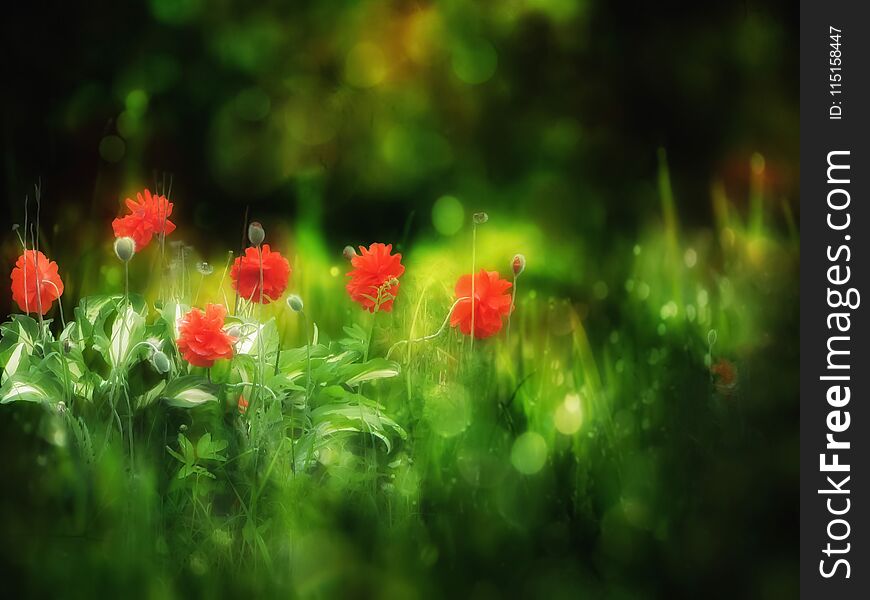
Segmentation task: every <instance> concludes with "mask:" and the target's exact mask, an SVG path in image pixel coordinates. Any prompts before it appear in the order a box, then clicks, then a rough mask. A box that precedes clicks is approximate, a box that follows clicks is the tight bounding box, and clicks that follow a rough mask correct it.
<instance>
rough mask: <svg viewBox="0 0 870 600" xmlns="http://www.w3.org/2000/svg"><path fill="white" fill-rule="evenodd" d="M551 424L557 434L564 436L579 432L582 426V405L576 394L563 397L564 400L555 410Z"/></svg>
mask: <svg viewBox="0 0 870 600" xmlns="http://www.w3.org/2000/svg"><path fill="white" fill-rule="evenodd" d="M553 422H554V424H555V425H556V429H557V430H558V431H559V433H562V434H564V435H574V434H575V433H577V432H578V431H580V427H581V426H582V425H583V405H582V404H581V401H580V396H579V395H578V394H575V393H570V394H568V395H567V396H565V400H564V401H563V402H562V403H561V404H560V405H559V406H558V407H557V408H556V414H555V415H554V416H553Z"/></svg>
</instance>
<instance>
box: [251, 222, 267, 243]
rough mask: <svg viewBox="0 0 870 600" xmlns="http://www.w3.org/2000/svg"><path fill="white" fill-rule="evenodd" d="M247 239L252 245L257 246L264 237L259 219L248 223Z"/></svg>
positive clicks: (263, 230)
mask: <svg viewBox="0 0 870 600" xmlns="http://www.w3.org/2000/svg"><path fill="white" fill-rule="evenodd" d="M248 239H249V240H251V244H252V245H254V246H259V245H260V244H262V243H263V240H265V239H266V230H265V229H263V226H262V225H260V222H259V221H253V222H251V224H250V225H248Z"/></svg>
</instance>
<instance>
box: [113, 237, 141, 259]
mask: <svg viewBox="0 0 870 600" xmlns="http://www.w3.org/2000/svg"><path fill="white" fill-rule="evenodd" d="M134 254H136V242H135V241H134V240H133V238H131V237H127V236H124V237H119V238H116V239H115V256H117V257H118V260H120V261H121V262H129V260H130V259H131V258H133V255H134Z"/></svg>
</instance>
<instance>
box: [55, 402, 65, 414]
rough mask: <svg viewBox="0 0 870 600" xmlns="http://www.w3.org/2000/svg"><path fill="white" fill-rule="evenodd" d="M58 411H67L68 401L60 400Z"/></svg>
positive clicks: (61, 412)
mask: <svg viewBox="0 0 870 600" xmlns="http://www.w3.org/2000/svg"><path fill="white" fill-rule="evenodd" d="M57 412H59V413H60V414H63V413H65V412H66V402H64V401H63V400H61V401H60V402H58V403H57Z"/></svg>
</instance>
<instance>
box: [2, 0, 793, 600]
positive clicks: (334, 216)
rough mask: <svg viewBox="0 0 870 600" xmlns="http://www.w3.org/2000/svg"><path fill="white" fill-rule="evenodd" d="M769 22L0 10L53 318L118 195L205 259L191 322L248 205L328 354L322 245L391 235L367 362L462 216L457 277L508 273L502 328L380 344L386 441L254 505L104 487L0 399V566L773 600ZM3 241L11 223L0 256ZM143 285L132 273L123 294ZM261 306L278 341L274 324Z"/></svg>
mask: <svg viewBox="0 0 870 600" xmlns="http://www.w3.org/2000/svg"><path fill="white" fill-rule="evenodd" d="M796 26H797V14H796V11H795V10H794V9H793V8H792V7H791V6H789V5H787V3H785V2H768V3H754V2H748V3H742V4H736V5H733V6H732V5H707V4H705V3H694V4H688V3H680V2H670V1H668V2H663V3H657V4H655V5H647V4H645V3H637V4H636V6H630V7H627V8H626V7H623V6H621V5H620V6H617V5H616V4H613V3H607V2H591V1H582V0H579V1H572V0H512V1H508V2H478V3H469V2H458V1H454V0H448V1H443V2H423V3H403V2H373V1H368V2H358V3H346V2H337V1H332V0H330V1H325V2H319V3H316V4H312V5H310V6H301V5H295V4H293V3H285V2H278V1H266V2H258V3H256V5H251V4H248V3H239V2H232V1H219V2H206V1H205V0H183V1H168V0H150V1H149V2H144V3H126V4H123V5H117V4H116V3H109V2H102V1H100V2H93V3H88V5H87V6H72V5H71V4H66V3H64V4H61V3H55V4H49V5H34V6H28V7H21V14H20V15H19V16H17V17H16V18H15V19H12V18H10V19H6V20H5V21H4V23H3V25H2V28H3V29H2V30H3V33H4V35H3V36H2V38H3V40H4V42H3V43H4V44H5V50H6V51H5V52H4V53H3V60H4V61H5V67H6V68H4V72H5V73H7V74H8V79H7V82H8V89H10V90H12V93H8V94H4V95H3V97H2V100H0V102H2V104H0V107H2V110H0V112H2V115H3V122H2V123H0V126H2V130H3V132H4V136H3V143H4V153H5V158H6V160H5V165H4V168H3V170H2V178H3V179H2V182H3V189H4V192H5V196H6V198H7V206H6V208H5V210H6V212H5V213H4V214H5V217H4V220H5V221H7V222H19V223H20V222H23V221H22V219H23V198H24V196H25V194H30V200H31V203H30V210H31V211H32V210H33V209H34V206H33V203H32V198H33V196H32V193H31V192H30V190H32V185H33V184H34V182H35V181H37V180H38V179H40V178H41V181H42V186H43V198H44V202H43V206H42V209H41V210H42V215H41V224H42V235H43V237H42V239H43V242H42V246H43V248H44V249H45V250H46V252H47V253H48V254H49V255H50V256H51V258H53V259H54V260H57V261H58V262H59V263H60V271H61V275H62V276H63V277H64V282H65V285H66V292H65V295H64V300H65V302H66V306H70V307H72V306H74V305H75V304H76V303H77V301H78V299H79V298H80V297H82V296H85V295H87V294H93V293H102V294H105V293H120V292H122V291H123V280H124V274H123V270H122V268H121V267H120V266H119V264H118V263H117V261H116V260H115V259H114V257H113V255H112V250H111V241H112V240H111V229H110V225H109V224H110V222H111V219H112V218H113V217H115V216H116V215H117V214H118V210H119V206H120V203H121V202H122V200H123V199H124V198H125V197H127V196H130V195H132V194H134V193H135V192H136V191H137V190H138V189H140V188H141V187H143V186H146V185H147V186H149V187H151V188H152V189H161V190H162V189H167V190H168V189H169V186H170V184H171V189H172V194H171V195H172V199H173V201H174V202H175V211H174V213H173V220H174V221H175V222H176V223H177V224H178V225H179V230H178V231H176V233H175V234H174V239H175V240H178V241H180V240H184V242H185V244H183V245H182V246H181V248H182V250H181V251H182V252H184V251H185V250H184V248H185V247H186V246H188V245H189V246H191V247H192V250H190V251H189V252H190V253H191V255H190V259H189V262H187V263H186V264H187V265H188V267H190V268H192V267H193V265H194V264H196V262H198V261H200V260H206V261H208V262H210V263H211V264H212V265H213V267H214V268H213V272H212V274H210V275H208V276H205V275H200V274H198V273H196V272H195V271H191V275H192V277H191V278H189V279H188V283H187V286H188V289H187V292H186V293H187V294H189V295H190V296H194V295H196V296H198V300H199V303H200V304H201V303H202V302H204V301H205V300H209V301H220V300H221V297H222V295H221V291H220V286H221V274H222V272H223V269H224V265H225V263H226V260H227V252H228V251H229V250H232V251H234V252H238V246H239V241H240V237H241V235H242V231H243V229H244V223H245V215H246V211H247V213H248V216H249V218H256V219H258V220H260V221H262V222H263V223H264V224H265V225H266V227H267V230H268V236H269V240H270V242H271V243H272V244H273V247H278V248H280V249H281V250H282V251H283V252H285V254H286V255H287V256H289V257H291V263H292V264H293V267H294V273H293V277H292V283H291V290H292V291H293V292H294V293H297V294H299V295H300V296H301V297H302V298H303V299H304V302H305V310H306V312H307V313H309V314H310V315H311V318H312V319H313V320H314V321H315V322H316V323H317V324H318V326H319V327H320V330H321V335H323V336H324V339H333V340H334V339H338V338H339V337H341V336H342V335H343V334H342V327H343V326H346V325H350V324H352V323H357V324H359V325H360V326H361V327H364V328H367V327H369V326H372V322H371V320H370V319H368V318H367V317H368V315H364V314H361V313H360V312H359V311H358V309H357V307H355V306H354V305H352V304H351V303H350V301H349V300H348V299H347V298H346V295H345V292H344V283H345V278H344V273H345V272H346V270H347V268H346V265H345V263H344V261H343V259H342V257H341V248H342V247H343V246H344V245H345V244H347V243H353V244H358V243H365V244H368V243H369V242H371V241H383V242H392V243H394V244H395V245H396V247H397V248H398V249H399V250H400V251H401V252H402V253H403V254H404V260H403V262H404V264H405V265H406V267H407V272H406V274H405V276H404V277H403V279H402V287H401V292H400V298H399V300H398V301H397V302H396V308H395V311H394V312H393V313H391V314H390V315H386V314H385V315H379V319H378V321H376V322H375V323H374V338H373V340H374V348H375V349H376V352H377V354H378V355H379V356H381V355H383V354H384V353H385V352H386V351H387V349H388V348H389V347H390V346H391V345H392V344H393V343H395V342H397V341H399V340H402V339H408V338H410V337H417V336H423V335H426V334H429V333H432V332H433V331H435V330H437V329H438V327H439V326H440V323H441V321H442V319H443V317H444V315H445V312H446V310H447V309H448V308H449V306H450V302H451V299H452V291H453V290H452V288H453V285H454V283H455V281H456V278H457V277H458V276H459V275H461V274H462V273H465V272H468V271H469V270H470V250H471V229H470V219H471V215H472V213H474V212H476V211H479V210H486V211H487V212H488V213H489V215H490V221H489V222H488V223H487V224H485V225H483V226H482V227H480V228H479V231H478V236H477V242H478V243H477V257H476V261H477V264H478V265H480V266H483V267H485V268H488V269H495V270H498V271H500V272H501V273H502V275H503V276H508V275H509V274H510V270H509V264H510V260H511V257H512V256H513V255H514V254H515V253H516V252H522V253H523V254H524V255H525V256H526V257H527V259H528V268H527V270H526V271H525V273H524V274H523V275H522V276H521V277H520V279H519V280H518V288H517V311H516V313H515V315H514V318H513V322H512V333H511V339H510V340H507V339H506V336H505V335H504V334H502V336H500V337H499V338H497V339H493V340H490V341H488V342H483V343H476V344H475V348H474V354H473V355H472V354H471V353H470V349H469V348H468V344H467V342H466V341H464V340H463V339H462V338H461V337H460V336H458V335H456V334H455V332H453V331H451V332H450V333H449V334H447V335H445V336H443V337H442V338H439V339H438V340H437V341H436V342H433V343H431V344H423V345H416V344H408V345H407V347H406V348H402V349H401V351H400V352H399V354H400V357H399V358H398V359H397V360H399V361H400V362H401V364H402V371H401V374H400V376H399V377H398V378H397V379H398V381H397V382H393V383H391V384H390V385H384V386H380V385H379V386H378V387H377V388H376V391H377V396H378V397H377V399H378V401H380V402H382V403H384V404H385V406H387V408H388V410H389V413H390V415H391V416H394V417H395V418H396V419H397V421H398V422H399V423H400V424H401V425H402V427H404V428H405V429H406V430H407V431H408V432H409V438H408V439H407V440H405V441H404V442H402V443H399V444H397V445H396V447H394V448H392V451H391V452H390V453H386V452H385V451H384V449H383V448H378V447H376V448H374V449H373V448H372V447H371V445H370V442H369V445H368V446H366V443H365V442H364V441H363V440H362V439H360V440H357V441H356V442H355V443H354V442H349V444H350V445H349V446H347V447H345V446H341V445H339V446H338V447H336V448H335V449H333V450H331V451H330V452H327V453H324V455H323V457H322V458H321V460H320V463H319V466H318V467H317V469H315V470H314V471H312V472H310V473H305V474H301V475H300V476H298V477H285V476H282V472H281V471H280V469H279V470H278V471H276V472H275V473H274V476H270V477H269V478H268V486H267V487H266V488H265V491H264V494H263V499H262V503H261V507H260V518H259V519H256V520H254V521H249V520H245V519H240V518H239V515H240V514H242V513H241V509H240V507H239V504H238V500H237V497H236V495H235V494H234V493H233V490H232V489H231V487H230V486H229V484H228V483H227V481H229V479H228V478H223V479H222V478H220V477H218V478H217V479H216V480H214V481H212V480H210V478H205V479H206V481H202V482H201V484H200V483H197V484H196V485H197V486H198V487H197V488H196V491H194V492H191V490H190V489H189V488H184V493H179V491H178V488H176V487H172V486H171V482H172V480H173V479H174V478H175V477H176V474H177V471H178V468H179V466H180V463H178V462H177V461H175V459H172V461H173V462H172V463H169V462H167V460H166V456H164V455H160V456H157V455H155V456H152V457H148V458H147V459H146V458H143V459H142V460H141V461H140V462H139V463H138V464H137V469H136V471H135V473H130V471H129V470H128V465H127V463H126V462H125V449H124V448H122V447H121V448H116V449H114V450H113V451H111V452H107V453H106V454H105V457H104V459H103V460H102V461H101V462H100V464H99V465H98V467H97V468H88V467H87V466H86V465H83V464H81V461H79V460H77V458H76V456H75V454H74V453H70V452H69V450H68V446H66V445H64V444H59V443H57V442H58V439H57V438H56V437H55V436H54V435H53V433H54V432H55V429H54V428H56V419H55V417H54V415H53V414H51V413H47V412H46V411H45V410H44V409H43V408H42V407H41V406H37V405H33V406H20V405H21V404H23V403H18V404H16V405H15V406H14V408H13V407H11V406H3V407H0V447H2V450H3V453H4V456H5V457H7V458H6V460H4V467H3V473H2V475H3V480H4V486H3V490H4V491H3V492H2V494H0V531H2V536H3V539H4V541H5V544H4V549H3V550H2V551H0V556H2V563H3V566H2V569H3V570H4V572H7V573H8V575H9V577H10V578H11V579H10V581H15V582H16V583H18V584H21V585H22V586H27V589H28V590H29V591H30V592H31V594H32V595H65V596H79V597H93V596H97V595H118V594H121V593H123V594H125V595H136V596H140V595H141V596H148V597H180V596H190V595H193V596H201V597H217V596H237V595H251V594H255V595H270V596H271V595H281V596H286V595H292V596H300V597H333V596H340V597H348V596H351V597H353V596H374V597H384V598H387V597H389V598H392V597H397V598H398V597H401V598H409V597H435V596H444V595H459V596H463V597H474V598H497V597H515V596H517V595H520V596H525V597H547V598H550V597H552V598H561V597H564V598H574V597H592V598H596V597H608V598H637V597H660V596H677V597H680V596H689V595H698V594H699V593H710V590H714V592H713V593H716V594H721V595H730V596H734V597H744V596H761V597H789V596H792V595H794V593H795V591H796V585H797V568H796V558H797V551H796V548H797V513H798V506H797V502H796V501H795V500H794V498H795V492H796V490H797V482H798V469H797V466H798V458H797V447H798V445H797V444H798V438H797V422H798V421H797V419H798V417H797V414H798V411H797V402H796V400H795V399H796V398H797V392H798V390H797V386H796V383H795V380H796V372H797V362H798V338H797V319H798V296H797V267H798V259H799V248H798V243H799V242H798V233H797V218H798V216H797V215H795V214H794V211H795V210H796V202H795V199H796V189H797V182H798V178H797V158H798V127H797V117H798V103H797V81H798V73H797V57H796V56H794V53H793V52H792V51H791V48H792V47H794V41H795V37H796ZM662 149H667V155H665V152H664V150H662ZM30 215H31V216H32V215H33V212H31V213H30ZM17 251H18V250H17V247H16V243H15V239H14V236H12V235H10V236H7V239H6V240H4V241H3V252H4V257H5V258H7V259H8V260H7V261H6V264H8V265H10V266H11V264H12V261H13V260H14V257H15V256H16V253H17ZM153 265H154V263H153V261H149V260H148V257H145V256H143V257H142V259H138V260H134V261H133V263H132V264H131V281H132V282H137V284H136V285H137V286H138V288H139V289H140V291H141V292H143V293H144V294H145V296H146V297H148V298H153V297H154V296H155V295H156V293H157V284H156V279H155V277H154V273H153ZM223 287H224V289H226V288H227V286H226V282H223ZM182 291H184V290H182ZM10 305H11V302H10V300H9V297H8V295H5V294H4V295H2V297H0V308H3V312H4V313H6V312H12V311H13V310H14V307H12V306H10ZM264 312H265V317H267V318H268V317H272V316H274V317H276V318H277V319H278V328H279V330H280V331H281V332H283V333H282V335H283V336H284V341H285V343H286V344H288V345H292V346H299V345H300V344H302V343H303V340H304V337H303V334H302V332H301V330H300V326H299V320H298V319H294V318H292V315H288V314H287V311H286V310H282V309H279V308H278V307H274V306H273V307H270V308H269V309H267V310H266V311H264ZM472 357H473V358H472ZM721 361H726V362H725V363H722V362H721ZM721 364H725V365H730V368H731V369H732V370H733V373H734V374H735V375H734V377H733V378H732V379H731V380H729V381H724V380H723V377H722V375H721V373H722V372H725V371H722V370H720V369H718V368H717V369H713V370H711V368H712V367H714V366H715V365H721ZM217 412H218V413H220V414H212V413H208V414H203V415H201V416H199V417H196V418H194V419H191V418H189V417H188V416H187V414H188V413H179V412H168V413H167V414H166V417H165V421H166V422H165V427H166V431H167V432H168V437H169V438H170V439H173V440H174V439H176V438H177V434H178V430H179V428H180V427H181V426H182V425H184V426H185V427H190V428H191V429H195V431H190V430H188V431H189V435H190V436H191V437H190V439H191V442H194V441H196V440H198V439H201V436H202V435H204V433H205V432H206V431H208V430H210V429H212V428H215V429H220V428H221V427H224V426H226V423H227V420H228V419H229V416H228V415H232V414H234V413H233V412H232V410H229V411H217ZM194 433H195V435H194ZM233 449H234V448H233V447H232V446H230V448H229V450H230V451H232V450H233ZM360 449H362V450H366V449H367V450H366V451H365V452H362V453H360V452H358V450H360ZM173 450H174V451H176V450H177V451H180V448H177V447H175V446H173ZM166 465H171V468H169V467H167V466H166ZM216 470H217V471H218V472H219V473H220V467H217V468H216ZM283 475H286V473H283ZM191 499H193V500H191ZM200 502H201V503H202V505H200ZM202 506H206V507H208V510H201V507H202ZM257 540H261V541H262V543H263V544H264V547H257V548H256V549H253V548H254V546H255V545H257V544H258V543H259V542H257ZM265 556H268V557H269V558H268V559H265V558H264V557H265Z"/></svg>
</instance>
